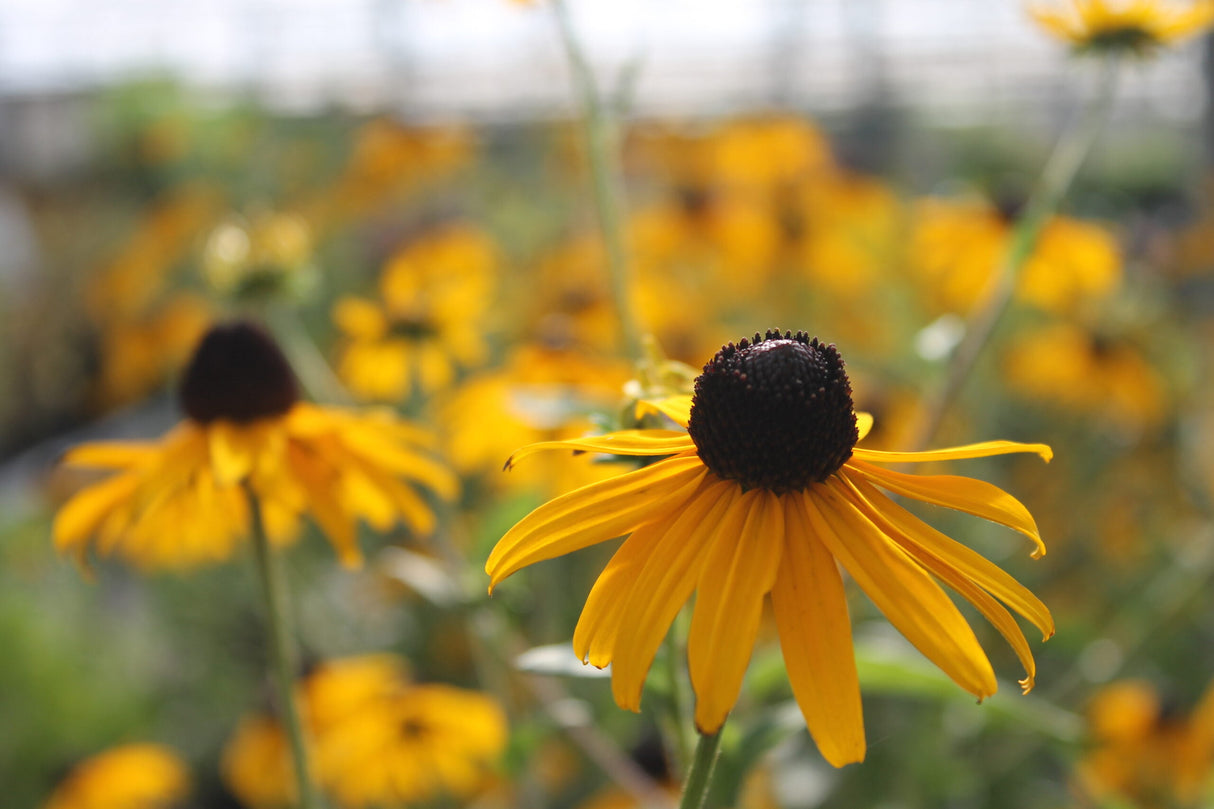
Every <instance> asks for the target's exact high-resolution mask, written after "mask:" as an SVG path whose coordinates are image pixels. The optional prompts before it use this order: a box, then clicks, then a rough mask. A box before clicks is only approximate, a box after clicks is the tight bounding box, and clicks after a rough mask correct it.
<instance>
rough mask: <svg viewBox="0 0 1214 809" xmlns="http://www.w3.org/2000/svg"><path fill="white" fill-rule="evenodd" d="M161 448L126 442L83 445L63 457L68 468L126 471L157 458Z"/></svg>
mask: <svg viewBox="0 0 1214 809" xmlns="http://www.w3.org/2000/svg"><path fill="white" fill-rule="evenodd" d="M159 452H160V448H159V447H158V446H157V445H155V444H148V443H134V442H126V441H106V442H99V443H94V444H81V445H80V446H78V447H72V448H71V449H69V450H68V451H67V452H66V453H64V455H63V461H62V463H63V464H65V465H67V466H87V467H96V468H99V469H126V468H128V467H131V466H136V465H138V464H140V463H143V462H144V461H146V460H148V459H150V458H154V457H156V455H157V454H158V453H159Z"/></svg>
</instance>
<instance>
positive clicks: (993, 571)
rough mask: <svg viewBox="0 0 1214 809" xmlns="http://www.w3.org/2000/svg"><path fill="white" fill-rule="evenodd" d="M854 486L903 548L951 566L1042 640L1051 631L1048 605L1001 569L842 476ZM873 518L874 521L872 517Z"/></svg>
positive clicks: (866, 485) (867, 487)
mask: <svg viewBox="0 0 1214 809" xmlns="http://www.w3.org/2000/svg"><path fill="white" fill-rule="evenodd" d="M841 477H843V478H844V480H845V481H846V482H847V483H849V484H851V485H852V486H854V487H855V491H854V493H855V494H857V495H858V496H859V497H860V502H862V504H863V506H862V507H863V510H864V512H865V513H866V514H867V515H868V516H869V517H870V518H873V517H874V515H880V516H881V517H883V518H884V519H886V520H887V521H888V527H887V532H888V533H889V536H890V537H891V538H892V539H893V540H894V541H895V542H897V543H898V544H899V545H901V546H902V547H903V548H907V549H908V550H909V549H910V546H915V547H917V548H919V549H921V551H922V552H925V553H928V554H931V555H932V556H935V557H936V558H938V559H939V560H940V561H941V562H943V563H944V564H946V565H948V566H949V567H951V568H953V569H955V570H956V571H957V572H959V573H961V574H962V575H963V576H965V577H966V578H967V579H969V580H970V581H972V582H973V583H974V584H976V585H978V586H979V587H981V588H983V589H984V590H987V591H989V592H990V593H991V595H993V596H995V597H996V598H998V599H999V600H1000V601H1002V602H1003V603H1005V604H1007V605H1008V606H1009V607H1011V608H1012V609H1013V610H1015V611H1016V612H1018V613H1020V614H1021V615H1023V616H1024V617H1025V618H1027V619H1028V620H1029V621H1031V622H1032V623H1033V625H1034V626H1036V627H1037V628H1038V629H1040V630H1041V633H1042V635H1043V636H1044V637H1043V640H1048V639H1049V638H1050V637H1052V636H1053V634H1054V619H1053V616H1051V615H1050V611H1049V608H1048V607H1046V606H1045V604H1043V603H1042V602H1041V599H1039V598H1037V596H1035V595H1033V593H1032V591H1031V590H1029V589H1028V588H1027V587H1025V586H1024V585H1023V584H1021V583H1020V582H1018V581H1016V579H1015V578H1014V577H1013V576H1012V575H1011V574H1009V573H1008V572H1007V571H1005V570H1003V568H1001V567H999V566H998V565H996V564H995V563H994V562H992V561H990V560H989V559H987V558H986V557H984V556H983V555H982V554H980V553H978V552H977V551H975V550H973V549H972V548H969V547H966V546H965V545H963V544H961V543H960V542H958V541H957V540H955V539H953V538H951V537H949V536H946V535H945V534H942V533H941V532H939V531H937V530H936V529H935V528H932V527H931V526H930V525H928V524H927V523H925V522H923V520H920V519H919V518H918V517H916V516H915V515H914V514H911V513H910V512H909V511H907V510H906V509H904V508H903V507H902V506H900V505H898V504H897V503H895V502H894V501H893V500H891V499H889V498H888V497H886V496H885V495H884V494H882V493H881V492H879V491H878V490H877V488H876V487H875V486H873V485H872V484H871V483H869V482H868V481H866V480H864V479H863V478H862V477H859V476H855V477H853V476H851V475H842V476H841ZM874 521H875V520H874Z"/></svg>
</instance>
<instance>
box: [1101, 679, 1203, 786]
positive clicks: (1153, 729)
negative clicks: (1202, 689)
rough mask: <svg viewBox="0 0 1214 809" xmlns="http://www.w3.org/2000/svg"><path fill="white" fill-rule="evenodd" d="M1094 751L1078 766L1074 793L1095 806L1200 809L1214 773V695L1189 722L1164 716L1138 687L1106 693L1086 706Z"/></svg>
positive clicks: (1137, 683) (1129, 683)
mask: <svg viewBox="0 0 1214 809" xmlns="http://www.w3.org/2000/svg"><path fill="white" fill-rule="evenodd" d="M1088 731H1089V734H1090V736H1091V739H1092V742H1093V744H1094V746H1093V748H1092V749H1091V750H1090V751H1089V752H1088V753H1087V754H1086V755H1084V757H1083V759H1082V760H1081V761H1080V762H1079V765H1078V778H1079V783H1080V785H1081V786H1082V787H1083V788H1084V789H1085V790H1086V791H1087V792H1088V793H1089V794H1091V795H1092V796H1094V797H1095V798H1096V799H1097V800H1123V801H1129V802H1131V803H1132V804H1133V805H1134V806H1138V807H1143V809H1178V808H1179V807H1197V806H1204V805H1205V802H1204V799H1205V798H1206V793H1205V787H1206V785H1207V781H1208V778H1209V776H1210V773H1211V771H1212V769H1214V689H1207V690H1206V693H1205V695H1204V696H1203V697H1202V698H1201V700H1200V701H1199V702H1198V704H1197V705H1196V706H1195V707H1194V708H1193V710H1192V711H1191V712H1190V713H1188V714H1179V713H1169V712H1168V711H1166V710H1165V708H1164V706H1163V702H1162V700H1161V699H1160V697H1159V694H1158V692H1157V691H1156V690H1155V689H1154V688H1153V687H1152V686H1151V685H1150V684H1149V683H1146V682H1143V681H1141V680H1123V681H1120V682H1115V683H1112V684H1111V685H1108V686H1106V687H1105V688H1104V689H1102V690H1101V691H1100V692H1099V693H1097V694H1096V696H1095V697H1093V698H1092V701H1091V704H1090V705H1089V706H1088Z"/></svg>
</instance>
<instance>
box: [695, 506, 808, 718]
mask: <svg viewBox="0 0 1214 809" xmlns="http://www.w3.org/2000/svg"><path fill="white" fill-rule="evenodd" d="M743 514H744V515H745V517H744V520H743V518H742V515H743ZM735 515H736V516H735ZM722 523H723V524H724V525H725V526H727V527H725V528H723V529H722V530H721V531H718V532H717V533H716V536H715V537H714V539H713V542H712V544H711V545H710V546H708V548H707V549H706V557H705V559H704V566H703V568H701V570H700V581H699V583H698V584H697V585H696V606H695V611H694V612H693V613H692V616H691V632H690V634H689V635H688V637H687V661H688V668H689V669H690V671H691V684H692V687H693V689H694V690H695V693H696V712H695V720H696V727H697V728H698V729H699V731H700V732H701V733H716V732H717V731H718V730H719V729H720V728H721V725H722V724H724V722H725V717H726V716H728V715H729V712H730V710H732V709H733V706H734V703H736V702H737V701H738V694H739V693H740V692H741V690H742V679H743V677H744V676H745V675H746V668H747V666H748V665H749V664H750V652H751V649H752V648H753V647H754V643H755V637H756V636H757V635H758V632H759V619H760V618H761V617H762V615H763V597H764V596H765V595H767V593H769V592H771V588H772V585H773V584H775V580H776V571H777V569H778V567H779V565H780V557H781V551H782V550H783V547H784V541H783V540H784V509H783V507H782V506H781V504H780V500H779V498H777V497H776V496H775V495H774V494H772V493H771V492H768V491H765V490H753V491H750V492H747V493H745V494H743V495H742V496H741V497H740V498H739V499H738V500H737V502H736V503H735V504H734V505H733V507H732V508H731V509H730V510H729V512H728V513H727V514H726V515H725V517H724V519H723V520H722ZM738 523H741V524H740V525H737V524H738ZM735 525H736V526H737V530H733V529H734V527H735Z"/></svg>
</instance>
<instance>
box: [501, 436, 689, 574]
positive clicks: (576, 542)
mask: <svg viewBox="0 0 1214 809" xmlns="http://www.w3.org/2000/svg"><path fill="white" fill-rule="evenodd" d="M706 474H707V470H706V469H705V468H704V464H702V463H701V462H700V459H699V458H696V457H691V458H668V459H666V460H663V461H658V462H657V463H655V464H652V465H650V466H646V467H642V468H641V469H637V470H636V471H634V472H629V473H627V474H624V475H619V476H618V477H614V478H610V479H608V480H603V481H599V482H597V483H592V484H590V485H589V486H583V487H582V488H580V489H577V490H576V491H572V492H570V493H569V494H566V495H562V496H561V497H558V498H556V499H555V500H551V501H549V502H547V503H545V504H544V505H542V506H540V507H539V508H537V509H536V510H535V511H532V512H531V513H530V514H528V515H527V516H526V517H524V518H523V519H521V520H519V522H518V523H517V524H516V525H515V526H514V527H513V528H511V529H510V530H509V531H507V532H506V535H505V536H503V537H502V538H501V539H500V540H498V543H497V546H496V547H494V549H493V552H492V553H490V554H489V559H488V561H487V562H486V563H485V572H486V573H488V574H489V578H490V582H489V590H490V592H492V591H493V588H494V587H496V586H497V585H498V583H499V582H501V581H502V580H503V579H505V578H506V577H507V576H510V575H511V574H512V573H514V572H515V571H517V570H519V569H520V568H523V567H526V566H527V565H530V564H534V563H535V562H540V561H543V560H545V559H552V558H554V557H557V556H563V555H564V554H566V553H571V552H573V551H576V550H580V549H581V548H585V547H587V546H588V545H593V544H595V543H597V542H603V541H606V540H608V539H612V538H613V537H618V536H621V535H623V534H626V533H628V532H629V531H632V530H633V529H635V528H636V527H637V526H638V525H641V524H642V523H645V522H650V521H652V520H656V519H659V518H660V517H661V516H662V515H665V514H669V513H670V512H672V511H674V510H675V509H676V508H678V507H680V506H682V505H683V503H684V502H686V500H687V497H688V496H689V495H690V494H691V493H692V492H693V491H694V490H695V488H696V486H698V485H699V482H700V480H701V479H702V478H703V477H704V475H706Z"/></svg>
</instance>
